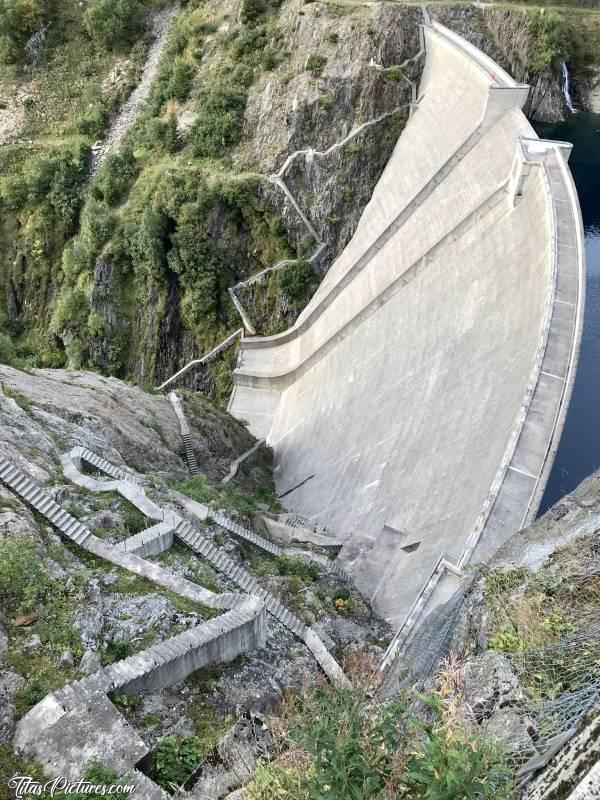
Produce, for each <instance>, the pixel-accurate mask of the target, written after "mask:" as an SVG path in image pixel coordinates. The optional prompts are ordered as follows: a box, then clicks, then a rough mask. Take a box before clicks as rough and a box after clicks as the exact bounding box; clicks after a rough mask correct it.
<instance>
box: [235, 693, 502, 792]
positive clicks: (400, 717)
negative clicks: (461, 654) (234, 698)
mask: <svg viewBox="0 0 600 800" xmlns="http://www.w3.org/2000/svg"><path fill="white" fill-rule="evenodd" d="M422 699H423V700H424V701H425V702H426V703H428V704H430V705H431V706H432V707H433V710H434V714H435V718H434V721H433V722H427V721H426V720H425V719H424V717H416V716H411V715H409V714H408V713H407V709H406V707H405V706H404V705H403V703H402V701H396V702H394V703H377V702H373V701H372V700H371V699H370V698H369V696H368V690H367V689H364V688H361V687H358V688H350V689H339V688H338V689H336V688H333V687H330V686H321V687H316V688H314V689H311V690H310V691H309V692H308V693H306V695H304V696H300V695H298V696H293V697H292V698H288V699H287V700H286V703H285V706H284V715H283V718H282V719H280V720H279V721H278V726H277V727H278V730H277V735H278V736H279V737H281V740H282V742H285V743H286V748H285V749H286V750H287V752H285V754H284V756H283V760H282V763H281V766H280V764H278V763H277V762H275V763H274V764H271V765H268V766H264V767H261V768H260V769H259V770H258V772H257V773H256V776H255V780H254V783H253V784H252V785H251V787H249V794H250V795H251V797H253V798H255V800H271V798H273V797H286V798H289V800H307V799H308V798H310V800H312V799H313V798H314V799H315V800H316V798H319V800H340V798H356V800H384V798H391V797H400V796H402V797H403V798H406V800H465V798H473V800H474V799H475V798H477V800H492V798H494V799H495V800H508V798H509V796H510V792H511V782H510V779H509V771H508V768H507V767H506V764H505V762H504V759H503V757H502V754H501V753H500V752H499V750H498V749H497V748H496V747H494V746H493V745H491V744H490V743H489V742H487V741H486V740H484V739H482V738H481V737H477V736H470V735H468V734H466V733H465V732H464V731H463V730H462V729H461V728H460V727H459V726H458V725H457V724H456V723H455V722H453V721H452V720H449V721H448V720H446V719H445V718H444V712H445V708H444V707H443V706H442V705H441V703H440V702H439V700H438V699H437V698H422ZM290 751H291V752H290ZM290 764H291V765H298V766H296V767H294V766H292V767H290V766H288V765H290Z"/></svg>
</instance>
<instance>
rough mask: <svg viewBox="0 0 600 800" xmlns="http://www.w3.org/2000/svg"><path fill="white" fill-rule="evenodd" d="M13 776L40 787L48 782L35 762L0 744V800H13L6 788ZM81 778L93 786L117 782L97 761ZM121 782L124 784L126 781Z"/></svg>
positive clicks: (72, 798) (75, 799)
mask: <svg viewBox="0 0 600 800" xmlns="http://www.w3.org/2000/svg"><path fill="white" fill-rule="evenodd" d="M13 775H28V776H29V777H30V778H32V779H33V780H34V781H37V782H38V783H41V784H42V785H44V784H45V783H46V782H47V780H48V776H44V773H43V771H42V768H41V766H40V765H39V764H38V763H37V762H35V761H32V760H31V759H29V758H26V757H23V756H17V755H15V753H14V752H13V748H12V746H11V745H10V744H0V800H14V796H15V795H14V791H13V790H12V789H9V787H8V782H9V780H10V779H11V778H12V777H13ZM82 778H83V780H85V781H89V782H90V783H92V784H94V785H95V786H113V785H114V784H115V783H118V782H119V781H118V779H117V774H116V773H115V772H113V770H111V769H109V768H107V767H105V766H104V765H103V764H100V763H99V762H97V761H92V762H91V763H90V764H88V766H87V768H86V770H85V772H84V774H83V775H82ZM122 782H123V783H125V782H126V781H122ZM27 796H31V795H27ZM54 797H55V798H56V800H66V798H68V799H69V800H89V797H90V795H89V794H80V793H77V794H72V793H69V794H68V795H66V794H65V793H64V792H61V791H56V792H55V793H54Z"/></svg>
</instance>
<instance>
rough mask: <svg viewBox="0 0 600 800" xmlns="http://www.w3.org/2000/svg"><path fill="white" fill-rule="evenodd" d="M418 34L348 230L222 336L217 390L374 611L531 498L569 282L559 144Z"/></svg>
mask: <svg viewBox="0 0 600 800" xmlns="http://www.w3.org/2000/svg"><path fill="white" fill-rule="evenodd" d="M423 46H424V50H425V65H424V70H423V75H422V79H421V82H420V85H419V88H418V92H417V96H416V102H415V103H414V106H413V112H412V114H411V116H410V118H409V120H408V123H407V125H406V127H405V129H404V131H403V132H402V134H401V136H400V137H399V139H398V142H397V144H396V147H395V149H394V152H393V154H392V156H391V157H390V159H389V162H388V164H387V166H386V168H385V170H384V172H383V174H382V176H381V178H380V180H379V182H378V184H377V186H376V187H375V190H374V192H373V195H372V198H371V200H370V202H369V204H368V205H367V207H366V208H365V211H364V213H363V215H362V217H361V219H360V222H359V224H358V227H357V230H356V232H355V234H354V236H353V238H352V240H351V241H350V242H349V244H348V245H347V247H346V248H345V250H344V251H343V252H342V253H341V255H340V256H339V257H338V258H337V259H336V260H335V262H334V263H333V264H332V265H331V267H330V269H329V271H328V272H327V274H326V275H325V277H324V279H323V281H322V283H321V285H320V286H319V288H318V290H317V292H316V293H315V295H314V296H313V297H312V299H311V300H310V302H309V303H308V305H307V306H306V308H305V309H304V311H303V312H302V314H301V315H300V317H299V318H298V320H297V322H296V324H295V325H294V326H293V327H292V328H290V329H289V330H287V331H285V332H284V333H281V334H278V335H276V336H270V337H250V338H244V339H243V340H242V346H241V352H240V360H239V364H238V368H237V369H236V371H235V374H234V383H235V385H234V391H233V394H232V397H231V401H230V406H229V409H230V411H231V413H232V414H234V415H235V416H236V417H238V418H241V419H245V420H247V421H248V423H249V427H250V430H251V432H252V433H253V434H254V435H255V436H257V437H258V438H266V439H267V441H268V443H269V444H270V445H271V446H272V447H273V449H274V454H275V468H276V472H275V474H276V480H277V487H278V491H279V494H280V495H285V496H284V497H283V498H282V502H283V504H284V505H285V506H286V508H288V509H289V510H290V511H293V512H295V513H297V514H300V515H302V516H304V517H306V518H308V519H310V520H313V521H315V522H318V523H320V524H321V525H324V526H326V527H327V528H328V529H329V530H331V531H333V532H335V534H336V536H337V537H338V538H340V537H341V538H343V539H344V545H343V547H342V550H341V553H340V556H339V558H340V560H341V563H342V565H343V567H344V569H345V570H346V572H348V573H349V574H350V576H351V577H352V580H353V581H354V582H355V584H356V586H357V587H358V589H359V590H360V591H361V592H362V593H363V595H364V596H365V597H367V598H368V599H369V600H370V601H371V602H372V604H373V606H374V608H375V610H376V611H377V612H378V613H379V614H380V615H381V616H383V617H385V618H386V619H387V620H388V621H389V622H391V623H392V624H394V625H400V624H402V623H404V624H406V622H407V619H410V622H411V623H412V621H413V620H412V617H413V616H414V613H415V609H416V608H418V609H419V611H422V610H423V609H424V607H425V606H427V607H432V606H433V605H436V604H439V603H440V602H442V601H443V600H445V599H447V598H448V597H449V596H450V594H451V593H452V592H453V591H454V589H455V588H456V586H457V581H458V580H459V578H458V575H460V573H461V570H462V569H463V567H464V566H465V565H466V564H467V563H468V562H470V561H482V560H485V559H487V558H488V557H489V556H490V555H491V554H492V553H493V552H494V550H496V549H497V547H498V546H500V545H501V544H502V543H503V542H504V541H506V540H507V539H508V538H509V537H510V536H511V535H512V534H514V533H515V532H516V531H518V530H519V529H520V528H522V527H523V526H524V525H526V524H528V523H529V522H531V521H532V520H533V519H534V518H535V515H536V513H537V509H538V506H539V504H540V501H541V498H542V494H543V491H544V487H545V485H546V481H547V479H548V475H549V471H550V469H551V466H552V462H553V459H554V454H555V452H556V449H557V447H558V443H559V440H560V435H561V432H562V427H563V423H564V417H565V414H566V410H567V407H568V403H569V399H570V395H571V390H572V386H573V381H574V377H575V371H576V366H577V359H578V351H579V342H580V337H581V329H582V318H583V303H584V285H585V284H584V282H585V279H584V275H585V263H584V251H583V227H582V222H581V215H580V211H579V205H578V201H577V195H576V192H575V188H574V184H573V181H572V177H571V174H570V171H569V168H568V164H567V162H568V158H569V153H570V145H568V144H565V143H561V142H551V141H546V140H540V139H539V138H538V137H537V135H536V133H535V131H534V130H533V128H532V127H531V125H530V124H529V122H528V120H527V119H526V117H525V115H524V114H523V111H522V108H523V106H524V104H525V102H526V100H527V95H528V91H529V87H528V86H525V85H521V84H518V83H516V82H515V81H514V80H513V79H512V78H511V77H510V75H508V74H507V73H506V72H505V71H504V70H502V69H501V68H500V67H499V66H498V65H497V64H496V63H495V62H494V61H493V60H492V59H490V58H489V57H488V56H486V55H485V54H483V53H482V52H481V51H479V50H478V49H477V48H476V47H474V46H473V45H471V44H469V43H468V42H467V41H465V40H464V39H462V38H461V37H460V36H457V35H456V34H454V33H453V32H452V31H450V30H448V29H447V28H445V27H443V26H442V25H439V24H437V23H432V24H427V25H424V26H423ZM440 565H445V566H444V568H443V569H442V568H441V566H440Z"/></svg>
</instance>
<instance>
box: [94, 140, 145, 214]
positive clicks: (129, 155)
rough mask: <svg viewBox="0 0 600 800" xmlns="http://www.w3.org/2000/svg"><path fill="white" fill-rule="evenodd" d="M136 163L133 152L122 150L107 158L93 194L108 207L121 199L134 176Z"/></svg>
mask: <svg viewBox="0 0 600 800" xmlns="http://www.w3.org/2000/svg"><path fill="white" fill-rule="evenodd" d="M135 171H136V163H135V158H134V156H133V151H132V150H131V149H129V148H122V149H121V150H120V151H119V152H118V153H112V154H111V155H109V156H108V158H107V159H106V161H105V162H104V164H103V165H102V167H101V168H100V171H99V173H98V177H97V179H96V183H95V186H94V194H95V195H96V197H98V198H100V197H101V198H102V199H103V200H104V202H105V203H106V204H107V205H109V206H114V205H117V203H118V202H119V201H120V200H122V199H123V197H124V195H125V193H126V191H127V189H128V188H129V184H130V182H131V179H132V178H133V176H134V175H135Z"/></svg>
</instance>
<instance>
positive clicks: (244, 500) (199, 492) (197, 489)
mask: <svg viewBox="0 0 600 800" xmlns="http://www.w3.org/2000/svg"><path fill="white" fill-rule="evenodd" d="M170 486H171V488H173V489H175V490H176V491H178V492H181V493H182V494H185V495H187V496H188V497H191V498H192V499H193V500H197V501H198V502H199V503H204V504H205V505H209V506H211V507H212V508H215V509H216V508H222V509H224V510H226V511H229V512H235V513H236V514H239V515H241V516H243V517H246V518H248V519H250V518H252V517H254V516H255V515H256V514H257V513H258V510H259V509H258V503H265V504H267V505H268V506H270V507H271V508H272V509H273V510H278V509H279V505H278V503H277V499H276V497H275V488H274V486H273V485H272V484H271V485H266V486H263V487H261V488H260V489H258V490H257V491H255V492H254V493H252V492H249V491H242V490H240V489H238V488H237V486H236V485H235V483H233V481H231V482H230V483H225V484H222V483H218V484H211V483H209V481H208V480H207V478H206V477H205V476H204V475H195V476H194V477H193V478H188V479H187V480H184V481H177V480H174V481H171V482H170Z"/></svg>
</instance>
